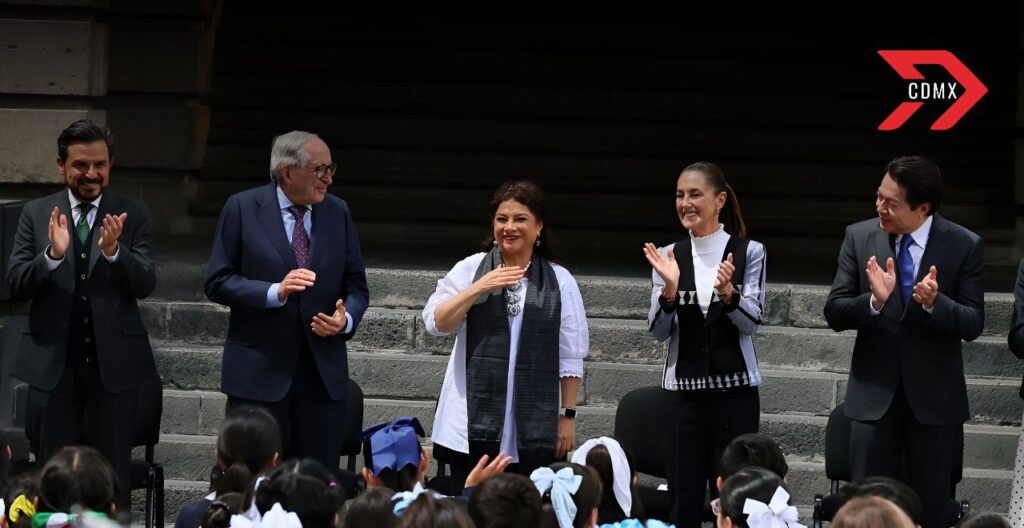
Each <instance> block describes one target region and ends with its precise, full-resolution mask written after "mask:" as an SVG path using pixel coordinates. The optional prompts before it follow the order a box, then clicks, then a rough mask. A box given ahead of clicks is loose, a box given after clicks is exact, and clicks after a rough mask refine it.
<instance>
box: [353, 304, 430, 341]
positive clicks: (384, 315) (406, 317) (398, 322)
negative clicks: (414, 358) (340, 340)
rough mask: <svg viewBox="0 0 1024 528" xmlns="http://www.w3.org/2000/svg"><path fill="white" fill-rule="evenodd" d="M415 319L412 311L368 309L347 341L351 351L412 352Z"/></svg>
mask: <svg viewBox="0 0 1024 528" xmlns="http://www.w3.org/2000/svg"><path fill="white" fill-rule="evenodd" d="M415 317H416V313H415V312H413V311H412V310H383V309H376V308H374V309H370V310H367V311H366V313H364V314H363V320H362V321H361V322H360V323H359V327H358V328H357V329H356V335H355V336H354V337H353V338H352V340H351V341H349V345H348V346H349V348H350V349H351V350H409V351H411V350H413V346H414V344H415V337H414V336H415Z"/></svg>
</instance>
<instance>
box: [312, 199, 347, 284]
mask: <svg viewBox="0 0 1024 528" xmlns="http://www.w3.org/2000/svg"><path fill="white" fill-rule="evenodd" d="M310 214H312V215H313V237H312V238H313V240H312V247H310V248H309V252H310V253H309V264H308V265H309V269H310V270H312V271H316V270H317V269H318V268H319V266H320V261H321V260H322V259H323V256H324V252H325V251H327V248H328V247H330V246H331V244H330V242H329V241H328V240H327V232H328V230H329V229H330V227H331V226H338V225H340V224H341V223H340V222H336V221H335V219H334V218H331V217H330V215H329V214H328V213H327V207H325V206H324V203H323V202H321V203H318V204H316V205H314V206H313V211H312V212H311V213H310Z"/></svg>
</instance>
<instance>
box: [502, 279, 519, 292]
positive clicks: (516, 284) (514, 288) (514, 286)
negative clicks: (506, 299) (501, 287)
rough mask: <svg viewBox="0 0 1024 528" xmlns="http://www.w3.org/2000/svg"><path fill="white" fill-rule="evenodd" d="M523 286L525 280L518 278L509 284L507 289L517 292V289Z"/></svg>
mask: <svg viewBox="0 0 1024 528" xmlns="http://www.w3.org/2000/svg"><path fill="white" fill-rule="evenodd" d="M522 287H523V281H522V280H517V281H515V282H514V283H512V284H509V285H508V286H506V287H505V289H506V290H508V291H510V292H517V291H519V288H522Z"/></svg>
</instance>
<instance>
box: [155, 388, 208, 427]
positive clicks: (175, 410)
mask: <svg viewBox="0 0 1024 528" xmlns="http://www.w3.org/2000/svg"><path fill="white" fill-rule="evenodd" d="M163 404H164V405H163V415H162V416H161V417H160V432H161V433H170V434H182V435H198V434H203V433H202V432H201V427H200V414H201V412H202V397H201V396H200V393H197V392H191V391H177V390H165V391H164V397H163Z"/></svg>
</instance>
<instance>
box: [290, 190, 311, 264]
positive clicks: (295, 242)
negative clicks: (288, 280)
mask: <svg viewBox="0 0 1024 528" xmlns="http://www.w3.org/2000/svg"><path fill="white" fill-rule="evenodd" d="M288 210H289V211H291V213H292V217H293V218H295V227H293V228H292V251H294V252H295V262H297V263H298V264H299V267H300V268H305V267H306V264H307V263H308V262H309V235H307V234H306V226H305V225H304V224H303V222H302V217H303V216H305V215H306V211H307V209H306V208H305V207H300V206H297V205H293V206H291V207H289V208H288Z"/></svg>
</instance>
